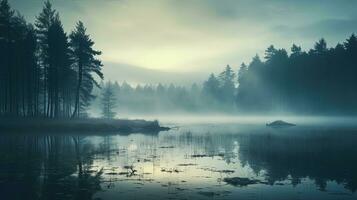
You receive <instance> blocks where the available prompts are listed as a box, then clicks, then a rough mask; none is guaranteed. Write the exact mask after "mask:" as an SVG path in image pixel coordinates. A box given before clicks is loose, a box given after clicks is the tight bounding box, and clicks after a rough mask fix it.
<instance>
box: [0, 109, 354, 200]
mask: <svg viewBox="0 0 357 200" xmlns="http://www.w3.org/2000/svg"><path fill="white" fill-rule="evenodd" d="M136 117H143V116H131V117H130V118H136ZM145 117H148V118H153V119H154V118H156V119H157V118H158V119H160V120H162V123H163V124H165V125H170V126H172V127H177V128H173V129H172V130H170V131H168V132H160V133H152V134H143V133H133V134H130V135H127V134H124V135H123V134H121V133H116V134H112V133H111V134H109V133H98V134H97V135H98V136H95V135H96V134H94V135H93V133H91V134H88V135H87V134H85V133H78V135H77V136H76V134H71V135H58V134H55V135H53V134H47V133H37V134H35V135H28V134H27V135H23V136H21V139H19V136H14V135H11V134H2V135H1V136H0V139H1V140H0V144H1V145H0V152H1V153H0V155H1V156H0V160H1V162H0V169H1V170H2V173H0V191H1V193H2V195H3V197H5V199H23V198H25V197H26V199H39V198H40V199H64V198H67V199H68V198H69V199H83V198H82V197H83V196H86V197H88V199H96V198H101V199H108V200H112V199H113V200H114V199H117V198H118V196H120V197H121V198H124V199H132V198H138V199H171V198H173V199H212V198H217V199H237V198H243V199H247V198H248V199H249V198H252V199H261V198H262V197H264V199H271V200H280V199H281V200H283V199H291V198H293V199H295V198H300V199H305V198H309V197H311V196H314V199H318V200H319V199H321V200H322V199H331V200H333V199H347V200H349V199H351V200H352V199H355V198H356V194H357V193H356V190H357V182H356V180H357V173H356V170H355V169H356V168H357V166H356V165H357V160H356V156H355V155H356V153H357V152H356V148H355V144H356V142H357V128H356V127H355V126H351V124H352V122H353V121H354V120H355V119H354V118H351V119H348V121H347V122H348V123H347V124H348V126H346V125H344V122H346V121H343V119H341V118H338V117H336V118H322V117H320V118H317V117H315V118H313V117H285V118H284V120H289V122H290V121H292V122H294V123H296V124H297V126H295V127H287V128H271V127H266V126H265V122H266V121H267V120H272V119H275V118H277V117H276V116H274V117H234V116H225V117H223V116H214V117H201V118H199V117H197V116H171V117H167V116H158V115H156V116H145ZM218 118H219V119H218ZM281 118H282V117H281V116H279V119H281ZM194 119H195V120H194ZM333 121H335V122H336V123H335V125H336V124H338V126H335V125H333V126H332V125H331V126H322V124H326V122H333ZM47 141H49V142H47ZM28 155H31V156H28ZM235 178H236V179H235ZM237 178H241V179H237ZM29 188H30V189H29ZM15 191H16V192H15ZM77 197H78V198H77ZM79 197H81V198H79Z"/></svg>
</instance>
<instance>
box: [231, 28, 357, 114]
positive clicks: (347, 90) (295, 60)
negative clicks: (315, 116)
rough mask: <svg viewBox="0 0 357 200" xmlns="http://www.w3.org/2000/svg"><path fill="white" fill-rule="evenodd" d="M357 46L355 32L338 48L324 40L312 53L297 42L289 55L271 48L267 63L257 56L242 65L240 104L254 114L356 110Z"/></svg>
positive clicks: (318, 43)
mask: <svg viewBox="0 0 357 200" xmlns="http://www.w3.org/2000/svg"><path fill="white" fill-rule="evenodd" d="M356 47H357V39H356V36H355V35H354V34H352V35H351V37H349V38H348V39H347V40H346V42H345V43H344V44H343V45H342V44H337V45H336V46H335V47H333V48H328V47H327V43H326V41H325V40H324V39H321V40H319V41H318V42H316V43H315V45H314V48H313V49H310V50H309V51H307V52H305V51H302V50H301V47H299V46H297V45H295V44H294V45H293V46H292V47H291V54H290V55H288V53H287V52H286V50H285V49H276V48H275V47H274V46H270V47H269V48H268V49H267V50H266V53H265V59H266V60H265V61H264V62H262V61H259V62H257V61H254V59H253V61H252V63H251V64H250V65H249V66H248V70H245V69H244V67H243V68H241V70H242V71H244V73H240V74H239V79H238V89H237V97H236V102H237V106H238V107H239V109H240V110H245V111H250V112H251V111H254V112H262V111H271V112H273V111H294V112H300V113H310V114H312V113H326V114H327V113H345V114H346V113H350V114H352V113H356V112H357V101H356V98H357V88H356V87H357V76H356V74H357V68H356V64H357V59H356V58H357V52H356V49H357V48H356ZM255 60H257V59H255Z"/></svg>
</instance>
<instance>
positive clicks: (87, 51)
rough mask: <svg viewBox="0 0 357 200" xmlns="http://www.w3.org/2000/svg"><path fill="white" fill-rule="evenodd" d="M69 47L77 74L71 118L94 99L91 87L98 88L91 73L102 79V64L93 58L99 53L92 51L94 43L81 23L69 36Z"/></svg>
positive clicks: (76, 115) (78, 114) (77, 114)
mask: <svg viewBox="0 0 357 200" xmlns="http://www.w3.org/2000/svg"><path fill="white" fill-rule="evenodd" d="M70 45H71V48H72V51H73V55H72V56H73V59H74V64H75V67H76V70H77V72H78V77H77V88H76V96H75V106H74V111H73V114H72V118H73V117H79V116H80V112H81V109H82V108H84V107H86V106H88V105H89V102H90V100H91V99H92V98H93V97H94V96H93V95H92V94H91V92H92V89H93V86H94V85H96V86H98V87H99V84H98V83H97V82H96V80H95V79H94V78H93V76H92V73H94V74H96V75H98V76H99V77H100V78H101V79H103V74H102V72H101V67H102V63H101V61H100V60H98V59H96V58H95V56H97V55H100V54H101V52H100V51H95V50H94V49H93V45H94V42H93V41H92V40H91V39H90V37H89V35H88V34H87V33H86V28H85V27H84V24H83V23H82V22H81V21H79V22H78V23H77V26H76V28H75V30H74V31H73V32H72V33H71V35H70Z"/></svg>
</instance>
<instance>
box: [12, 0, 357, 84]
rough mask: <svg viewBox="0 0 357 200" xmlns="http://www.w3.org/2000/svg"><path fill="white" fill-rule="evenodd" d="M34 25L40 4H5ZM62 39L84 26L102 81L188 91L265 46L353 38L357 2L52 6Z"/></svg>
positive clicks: (161, 1)
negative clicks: (98, 54) (101, 65)
mask: <svg viewBox="0 0 357 200" xmlns="http://www.w3.org/2000/svg"><path fill="white" fill-rule="evenodd" d="M9 2H10V4H11V5H12V7H13V8H14V9H16V10H19V11H20V12H21V13H22V14H23V15H24V16H25V17H26V19H28V21H30V22H33V21H34V19H35V16H37V15H38V13H39V12H40V11H41V9H42V5H43V0H9ZM51 2H52V3H53V5H54V8H55V9H56V10H57V11H59V12H60V16H61V20H62V22H63V24H64V27H65V29H66V31H67V32H70V31H71V30H73V28H74V26H75V23H76V22H77V21H78V20H81V21H83V22H84V24H85V25H86V26H87V30H88V32H89V33H90V35H91V37H92V38H93V40H94V41H95V42H96V46H95V47H96V48H97V49H98V50H101V51H102V52H103V55H102V56H101V59H102V60H103V62H104V64H105V66H104V75H105V77H106V79H107V80H113V81H114V80H117V81H119V82H122V81H123V80H127V81H129V82H133V83H157V82H164V83H169V82H173V83H182V84H187V83H192V82H200V81H203V80H204V79H205V78H206V77H207V76H208V74H209V73H211V72H214V73H217V72H219V71H221V70H222V69H223V68H224V67H225V66H226V65H227V64H229V65H230V66H232V67H233V68H234V69H235V70H236V71H237V70H238V68H239V66H240V64H241V63H242V62H246V63H249V62H250V60H251V58H252V57H253V56H254V55H256V54H259V55H260V56H261V57H264V56H263V54H264V50H265V49H266V48H267V47H268V46H269V45H271V44H274V45H275V46H276V47H277V48H286V49H290V47H291V45H292V44H293V43H295V44H298V45H301V46H302V48H303V49H308V48H311V47H312V46H313V44H314V42H316V41H317V40H319V39H320V38H321V37H324V38H325V39H326V40H327V42H328V45H329V46H334V45H336V43H337V42H343V41H344V40H345V39H346V38H347V37H348V36H350V35H351V34H352V33H353V32H355V33H357V12H356V10H357V1H356V0H52V1H51Z"/></svg>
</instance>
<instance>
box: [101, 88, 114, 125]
mask: <svg viewBox="0 0 357 200" xmlns="http://www.w3.org/2000/svg"><path fill="white" fill-rule="evenodd" d="M101 103H102V115H103V117H104V118H107V119H112V118H114V117H115V115H116V112H114V109H115V108H116V105H117V98H116V96H115V93H114V91H113V85H112V83H111V82H108V83H107V84H106V86H105V87H104V88H103V91H102V99H101Z"/></svg>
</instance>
